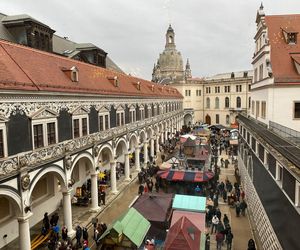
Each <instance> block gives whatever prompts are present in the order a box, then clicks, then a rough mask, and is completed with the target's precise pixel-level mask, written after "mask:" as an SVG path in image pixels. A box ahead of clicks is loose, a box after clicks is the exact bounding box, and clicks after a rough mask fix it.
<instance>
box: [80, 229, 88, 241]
mask: <svg viewBox="0 0 300 250" xmlns="http://www.w3.org/2000/svg"><path fill="white" fill-rule="evenodd" d="M82 239H83V241H86V242H88V240H89V233H88V230H87V228H86V227H84V228H83V229H82Z"/></svg>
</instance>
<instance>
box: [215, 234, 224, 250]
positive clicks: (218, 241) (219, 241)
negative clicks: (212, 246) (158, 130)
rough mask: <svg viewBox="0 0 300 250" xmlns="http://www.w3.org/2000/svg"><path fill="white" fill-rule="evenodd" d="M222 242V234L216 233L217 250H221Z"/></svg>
mask: <svg viewBox="0 0 300 250" xmlns="http://www.w3.org/2000/svg"><path fill="white" fill-rule="evenodd" d="M223 241H224V234H222V233H221V232H218V233H217V234H216V242H217V250H221V249H222V244H223Z"/></svg>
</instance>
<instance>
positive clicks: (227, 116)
mask: <svg viewBox="0 0 300 250" xmlns="http://www.w3.org/2000/svg"><path fill="white" fill-rule="evenodd" d="M229 123H230V118H229V115H226V124H229Z"/></svg>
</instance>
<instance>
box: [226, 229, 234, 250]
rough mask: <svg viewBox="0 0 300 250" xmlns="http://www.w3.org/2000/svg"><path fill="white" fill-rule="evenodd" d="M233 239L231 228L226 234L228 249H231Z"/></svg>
mask: <svg viewBox="0 0 300 250" xmlns="http://www.w3.org/2000/svg"><path fill="white" fill-rule="evenodd" d="M232 240H233V234H232V232H231V230H229V231H228V232H227V234H226V243H227V250H231V247H232Z"/></svg>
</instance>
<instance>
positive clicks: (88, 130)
mask: <svg viewBox="0 0 300 250" xmlns="http://www.w3.org/2000/svg"><path fill="white" fill-rule="evenodd" d="M84 118H86V121H87V134H86V135H83V133H82V132H83V131H82V119H84ZM77 119H78V120H79V137H74V120H77ZM89 134H90V126H89V116H88V114H80V115H72V136H73V139H76V138H80V137H83V136H87V135H89Z"/></svg>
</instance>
